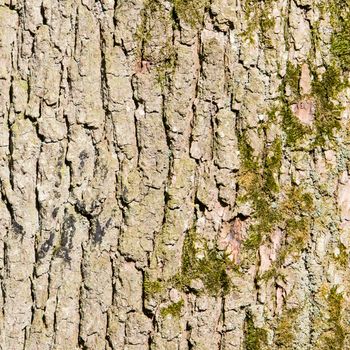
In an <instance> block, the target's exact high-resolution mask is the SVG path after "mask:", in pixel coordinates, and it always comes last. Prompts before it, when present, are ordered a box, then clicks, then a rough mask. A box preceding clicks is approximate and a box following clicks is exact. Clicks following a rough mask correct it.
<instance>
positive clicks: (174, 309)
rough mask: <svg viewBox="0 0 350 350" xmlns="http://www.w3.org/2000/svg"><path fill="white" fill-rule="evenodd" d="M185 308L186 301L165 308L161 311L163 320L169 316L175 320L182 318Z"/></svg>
mask: <svg viewBox="0 0 350 350" xmlns="http://www.w3.org/2000/svg"><path fill="white" fill-rule="evenodd" d="M183 306H184V301H183V300H182V299H181V300H180V301H178V302H177V303H173V304H171V305H169V306H167V307H163V308H162V309H161V310H160V314H161V316H162V317H163V318H165V317H167V316H168V315H170V316H172V317H174V318H180V316H181V310H182V308H183Z"/></svg>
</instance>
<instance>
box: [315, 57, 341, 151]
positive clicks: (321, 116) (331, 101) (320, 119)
mask: <svg viewBox="0 0 350 350" xmlns="http://www.w3.org/2000/svg"><path fill="white" fill-rule="evenodd" d="M346 86H347V83H345V82H343V79H342V73H341V70H340V69H339V68H338V67H337V66H336V65H335V64H332V65H331V66H329V67H327V69H326V71H325V73H324V74H323V75H322V77H321V78H320V79H319V78H318V77H317V75H316V74H314V80H313V82H312V95H313V97H314V99H315V104H316V129H317V134H316V141H315V144H316V145H322V144H324V142H325V141H326V140H327V139H330V140H332V139H333V134H334V131H335V130H337V129H340V127H341V125H340V114H341V112H342V110H343V108H342V107H341V106H340V105H339V104H338V103H336V98H337V96H338V94H339V93H340V92H341V91H342V90H343V89H344V88H345V87H346Z"/></svg>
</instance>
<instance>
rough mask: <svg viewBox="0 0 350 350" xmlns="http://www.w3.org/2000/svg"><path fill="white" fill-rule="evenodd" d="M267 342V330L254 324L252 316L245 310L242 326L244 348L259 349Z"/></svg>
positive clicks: (249, 349) (246, 349)
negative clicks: (243, 324) (243, 325)
mask: <svg viewBox="0 0 350 350" xmlns="http://www.w3.org/2000/svg"><path fill="white" fill-rule="evenodd" d="M266 343H267V331H266V330H265V329H263V328H257V327H255V325H254V321H253V317H252V315H251V313H250V312H247V315H246V318H245V328H244V349H245V350H261V349H262V348H263V346H264V345H266Z"/></svg>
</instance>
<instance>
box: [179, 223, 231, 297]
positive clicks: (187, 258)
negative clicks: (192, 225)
mask: <svg viewBox="0 0 350 350" xmlns="http://www.w3.org/2000/svg"><path fill="white" fill-rule="evenodd" d="M199 246H202V248H199ZM228 264H230V261H229V260H228V257H227V256H226V255H225V254H223V253H222V252H220V251H218V250H217V249H216V248H208V246H207V243H206V242H203V241H201V240H200V239H199V238H198V236H197V234H196V233H195V231H194V229H191V230H190V231H189V232H188V233H187V235H186V238H185V241H184V245H183V250H182V266H181V273H180V274H179V275H178V276H177V277H176V281H177V284H178V286H180V287H181V288H182V289H185V290H188V289H189V288H190V284H191V280H193V279H201V280H202V282H203V284H204V286H205V289H206V292H207V293H208V294H209V295H213V296H218V295H225V294H227V293H228V292H229V291H230V280H229V277H228V275H227V272H226V269H227V266H228Z"/></svg>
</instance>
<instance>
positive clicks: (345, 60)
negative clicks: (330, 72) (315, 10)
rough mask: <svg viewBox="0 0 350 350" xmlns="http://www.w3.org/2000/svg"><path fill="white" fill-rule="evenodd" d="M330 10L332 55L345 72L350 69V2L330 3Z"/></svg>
mask: <svg viewBox="0 0 350 350" xmlns="http://www.w3.org/2000/svg"><path fill="white" fill-rule="evenodd" d="M328 6H329V9H330V13H331V22H332V27H333V33H332V38H331V53H332V54H333V57H334V58H335V59H336V60H337V61H338V62H339V64H340V66H341V68H342V69H344V70H349V67H350V12H349V8H350V1H349V0H333V1H330V2H329V4H328Z"/></svg>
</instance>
